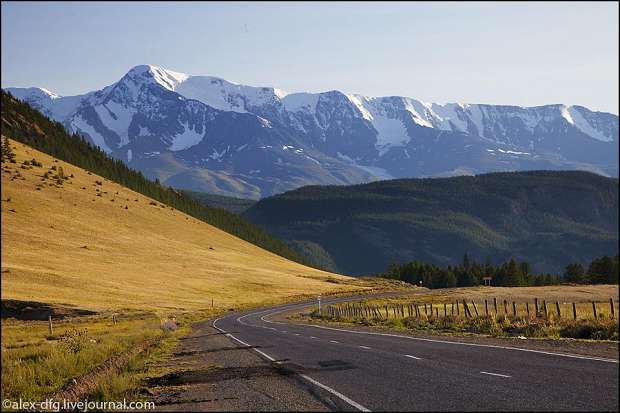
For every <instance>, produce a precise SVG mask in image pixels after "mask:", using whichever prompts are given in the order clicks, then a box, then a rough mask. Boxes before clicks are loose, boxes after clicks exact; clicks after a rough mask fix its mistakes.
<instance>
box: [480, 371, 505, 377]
mask: <svg viewBox="0 0 620 413" xmlns="http://www.w3.org/2000/svg"><path fill="white" fill-rule="evenodd" d="M480 373H481V374H488V375H489V376H497V377H505V378H511V377H512V376H507V375H505V374H499V373H489V372H488V371H481V372H480Z"/></svg>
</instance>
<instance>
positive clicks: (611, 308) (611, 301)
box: [609, 298, 616, 320]
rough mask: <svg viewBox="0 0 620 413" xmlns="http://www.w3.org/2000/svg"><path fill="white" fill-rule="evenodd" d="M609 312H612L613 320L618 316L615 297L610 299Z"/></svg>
mask: <svg viewBox="0 0 620 413" xmlns="http://www.w3.org/2000/svg"><path fill="white" fill-rule="evenodd" d="M609 314H610V316H611V319H612V320H613V319H614V318H615V317H616V310H615V309H614V299H613V298H610V299H609Z"/></svg>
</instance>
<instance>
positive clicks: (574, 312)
mask: <svg viewBox="0 0 620 413" xmlns="http://www.w3.org/2000/svg"><path fill="white" fill-rule="evenodd" d="M576 319H577V306H576V305H575V303H573V320H576Z"/></svg>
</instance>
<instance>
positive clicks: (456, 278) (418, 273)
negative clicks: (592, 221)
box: [380, 254, 618, 288]
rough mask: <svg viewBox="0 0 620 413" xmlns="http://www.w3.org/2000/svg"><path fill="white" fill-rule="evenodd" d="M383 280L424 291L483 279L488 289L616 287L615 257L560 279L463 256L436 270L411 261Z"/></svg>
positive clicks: (570, 269)
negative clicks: (487, 280)
mask: <svg viewBox="0 0 620 413" xmlns="http://www.w3.org/2000/svg"><path fill="white" fill-rule="evenodd" d="M380 276H381V277H383V278H390V279H395V280H401V281H405V282H408V283H410V284H415V285H420V286H424V287H428V288H453V287H471V286H476V285H483V284H484V277H491V285H494V286H503V287H526V286H541V285H557V284H561V283H578V284H618V255H616V256H615V257H608V256H603V257H600V258H595V259H593V260H592V262H591V263H590V264H589V266H588V267H587V270H586V269H585V267H584V266H583V265H581V264H579V263H571V264H569V265H568V266H567V267H566V270H565V272H564V274H563V276H560V275H557V274H549V273H546V274H534V273H532V271H531V266H530V264H529V263H528V262H526V261H518V260H516V259H514V258H513V259H511V260H510V261H507V262H504V263H501V264H498V265H493V264H491V263H490V262H489V261H488V260H487V262H486V263H485V264H481V263H478V262H476V261H474V260H471V259H470V258H469V256H468V255H467V254H465V256H464V257H463V261H462V262H461V263H460V264H459V265H455V266H452V265H448V266H439V265H435V264H429V263H423V262H420V261H412V262H408V263H405V264H392V265H390V267H389V268H388V269H387V271H386V272H385V273H384V274H381V275H380Z"/></svg>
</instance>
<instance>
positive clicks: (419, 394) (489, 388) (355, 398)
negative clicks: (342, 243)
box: [213, 299, 618, 411]
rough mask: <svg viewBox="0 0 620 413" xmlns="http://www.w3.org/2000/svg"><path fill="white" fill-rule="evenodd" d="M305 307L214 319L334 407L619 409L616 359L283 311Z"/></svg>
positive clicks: (234, 338)
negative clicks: (299, 318) (331, 321)
mask: <svg viewBox="0 0 620 413" xmlns="http://www.w3.org/2000/svg"><path fill="white" fill-rule="evenodd" d="M342 300H343V299H335V300H326V301H324V303H326V304H328V303H329V302H333V301H342ZM303 307H307V303H306V304H294V305H284V306H278V307H272V308H268V309H261V310H254V311H250V312H245V313H235V314H230V315H227V316H225V317H222V318H219V319H217V320H215V321H214V322H213V326H214V327H215V328H216V329H218V330H219V331H221V332H223V333H227V336H228V337H229V338H230V339H231V340H232V341H233V342H234V343H236V345H239V346H248V347H251V349H250V350H253V351H256V352H257V353H258V354H260V355H261V357H263V358H265V359H266V360H268V361H270V362H272V364H274V365H276V366H277V367H278V368H280V369H284V370H288V371H292V372H294V373H295V374H296V375H297V376H298V377H299V378H300V380H301V381H305V383H306V384H307V385H309V386H314V387H315V389H316V391H317V392H318V393H322V394H323V395H325V396H326V397H328V398H329V399H330V400H332V401H333V402H334V408H335V409H336V410H350V411H356V410H361V411H386V410H387V411H395V410H400V411H438V410H440V411H446V410H450V411H498V410H499V411H524V410H530V411H541V410H546V411H618V361H617V360H612V359H603V358H596V357H589V356H580V355H571V354H560V353H554V352H545V351H536V350H524V349H517V348H511V347H505V346H494V345H484V344H472V343H456V342H454V341H444V340H441V339H440V338H439V339H423V338H415V337H411V336H400V335H398V334H389V333H376V332H374V333H373V332H363V331H360V330H355V329H354V328H351V329H348V328H332V327H326V326H315V325H307V324H294V323H293V322H289V321H285V320H284V319H283V318H282V317H280V318H279V319H278V314H281V313H283V312H286V311H289V310H291V309H296V308H300V309H301V308H303Z"/></svg>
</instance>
